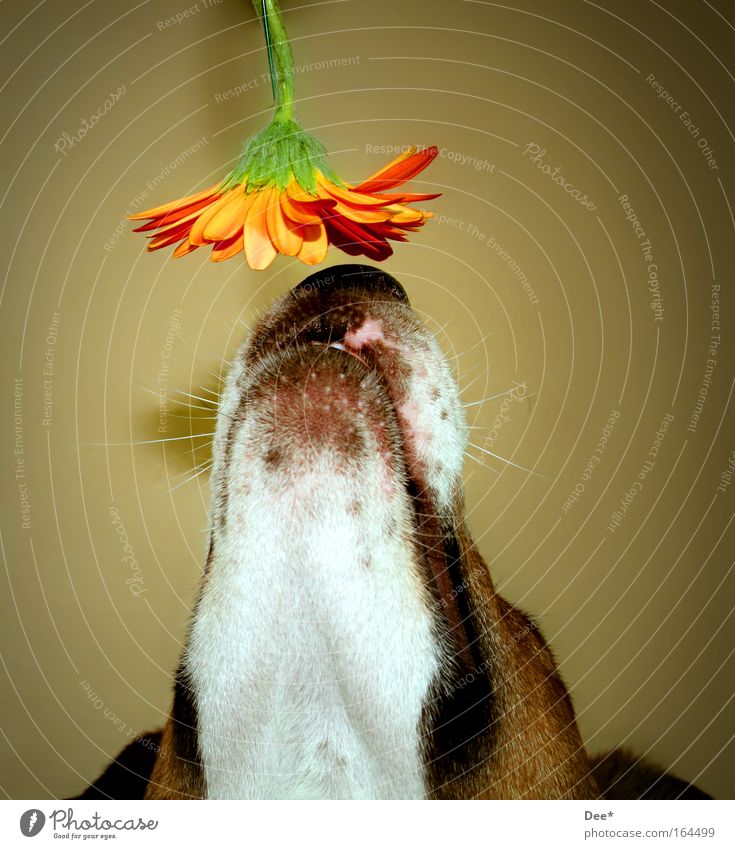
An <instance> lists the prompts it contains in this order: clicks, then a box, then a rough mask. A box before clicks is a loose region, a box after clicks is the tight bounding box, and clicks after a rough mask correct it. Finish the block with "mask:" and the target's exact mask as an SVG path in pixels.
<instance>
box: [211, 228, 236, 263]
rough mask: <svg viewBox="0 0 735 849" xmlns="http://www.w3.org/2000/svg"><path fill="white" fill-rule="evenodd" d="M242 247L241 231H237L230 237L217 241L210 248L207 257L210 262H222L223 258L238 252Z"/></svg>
mask: <svg viewBox="0 0 735 849" xmlns="http://www.w3.org/2000/svg"><path fill="white" fill-rule="evenodd" d="M242 249H243V236H242V233H238V234H237V235H235V236H233V237H232V238H231V239H227V240H226V241H222V242H217V244H216V245H215V246H214V247H213V248H212V253H211V255H210V257H209V258H210V259H211V260H212V262H222V260H223V259H229V258H230V257H233V256H235V255H236V254H239V253H240V251H241V250H242Z"/></svg>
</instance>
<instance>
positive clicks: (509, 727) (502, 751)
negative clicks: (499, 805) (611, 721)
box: [424, 516, 599, 799]
mask: <svg viewBox="0 0 735 849" xmlns="http://www.w3.org/2000/svg"><path fill="white" fill-rule="evenodd" d="M444 550H445V552H446V558H445V561H446V562H445V569H446V574H447V576H448V581H447V582H446V583H447V584H448V585H450V587H451V588H450V589H449V590H448V593H449V594H448V597H445V598H444V599H443V600H440V603H439V605H438V609H439V610H440V612H441V615H442V617H443V623H444V628H445V633H446V645H447V649H448V655H449V656H448V658H447V661H446V662H445V663H444V665H443V671H442V676H441V680H439V681H437V682H436V686H435V690H434V693H433V698H432V699H431V701H430V703H429V704H428V705H427V710H426V715H425V718H424V730H425V732H426V738H425V739H426V740H427V746H426V749H425V754H426V758H427V764H428V766H427V772H428V781H427V783H428V785H429V787H430V791H431V795H432V796H433V797H434V798H454V799H472V798H485V799H523V798H526V799H530V798H539V799H560V798H580V799H593V798H597V797H598V796H599V791H598V787H597V783H596V781H595V779H594V777H593V775H592V770H591V768H590V763H589V760H588V757H587V753H586V751H585V748H584V745H583V743H582V739H581V737H580V734H579V731H578V729H577V724H576V720H575V716H574V710H573V708H572V703H571V699H570V697H569V694H568V692H567V690H566V687H565V686H564V684H563V682H562V680H561V678H560V676H559V673H558V670H557V667H556V663H555V661H554V657H553V655H552V653H551V650H550V649H549V647H548V645H547V644H546V642H545V640H544V639H543V637H542V636H541V633H540V632H539V629H538V627H537V626H536V625H535V623H534V622H533V621H532V620H531V619H529V617H527V616H526V615H525V614H524V613H522V612H521V611H520V610H518V609H517V608H515V607H513V606H512V605H510V604H509V603H508V602H507V601H505V599H503V598H502V597H501V596H499V595H498V594H497V593H496V592H495V589H494V587H493V584H492V580H491V578H490V572H489V570H488V567H487V565H486V564H485V562H484V560H483V559H482V557H481V556H480V553H479V551H478V550H477V547H476V546H475V543H474V542H473V540H472V537H471V536H470V533H469V530H468V528H467V525H466V523H465V521H464V518H463V516H458V517H457V519H456V520H455V522H454V526H453V528H452V530H451V532H450V533H448V534H445V542H444ZM447 610H448V611H449V615H446V613H445V611H447Z"/></svg>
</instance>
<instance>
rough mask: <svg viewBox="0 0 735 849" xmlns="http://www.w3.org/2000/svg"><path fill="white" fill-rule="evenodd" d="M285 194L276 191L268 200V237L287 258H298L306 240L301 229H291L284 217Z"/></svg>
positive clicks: (294, 227)
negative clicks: (282, 202) (282, 205)
mask: <svg viewBox="0 0 735 849" xmlns="http://www.w3.org/2000/svg"><path fill="white" fill-rule="evenodd" d="M282 198H283V193H282V192H280V191H277V190H276V189H274V190H273V191H272V192H271V195H270V198H269V199H268V207H267V210H266V216H265V217H266V224H267V225H268V235H269V236H270V239H271V242H273V246H274V247H275V249H276V250H277V251H278V252H279V253H282V254H285V255H286V256H297V255H298V253H299V251H300V250H301V246H302V245H303V242H304V238H303V236H302V234H301V228H300V227H296V225H294V226H293V227H291V226H290V225H289V221H288V219H287V218H285V217H284V214H283V210H282V209H281V199H282Z"/></svg>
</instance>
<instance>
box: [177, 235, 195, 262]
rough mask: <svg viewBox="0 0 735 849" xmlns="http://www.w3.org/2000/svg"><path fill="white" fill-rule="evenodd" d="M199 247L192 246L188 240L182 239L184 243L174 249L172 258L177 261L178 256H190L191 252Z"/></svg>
mask: <svg viewBox="0 0 735 849" xmlns="http://www.w3.org/2000/svg"><path fill="white" fill-rule="evenodd" d="M198 247H199V245H192V243H191V242H190V241H189V240H188V239H184V241H183V242H182V243H181V244H180V245H179V246H178V248H176V250H175V251H174V252H173V256H174V257H175V258H176V259H178V258H179V257H180V256H185V255H186V254H190V253H191V252H192V251H195V250H196V249H197V248H198Z"/></svg>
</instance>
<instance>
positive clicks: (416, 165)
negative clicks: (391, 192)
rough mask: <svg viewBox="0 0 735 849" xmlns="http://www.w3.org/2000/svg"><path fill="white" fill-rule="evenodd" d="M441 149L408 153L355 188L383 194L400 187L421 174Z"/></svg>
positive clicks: (434, 148) (433, 147) (429, 148)
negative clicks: (387, 190)
mask: <svg viewBox="0 0 735 849" xmlns="http://www.w3.org/2000/svg"><path fill="white" fill-rule="evenodd" d="M438 152H439V149H438V148H437V147H436V146H432V147H427V148H426V149H425V150H420V151H419V152H418V153H416V148H413V149H412V150H410V151H407V152H406V153H404V154H401V156H398V157H396V158H395V159H394V160H393V161H392V162H389V163H388V165H386V166H385V167H384V168H381V169H380V171H376V172H375V174H373V176H372V177H368V179H367V180H365V182H363V183H360V185H359V186H355V191H357V192H382V191H385V190H386V189H392V188H393V187H394V186H400V185H401V183H406V182H408V180H411V179H413V178H414V177H415V176H416V175H417V174H420V173H421V172H422V171H423V170H424V168H426V166H427V165H429V163H430V162H432V160H433V159H434V158H435V157H436V155H437V153H438Z"/></svg>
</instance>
